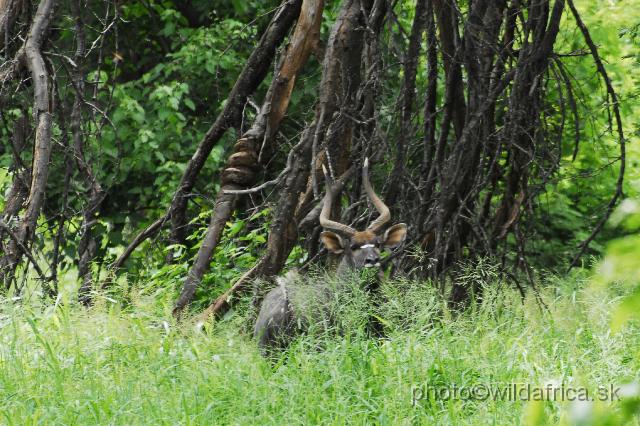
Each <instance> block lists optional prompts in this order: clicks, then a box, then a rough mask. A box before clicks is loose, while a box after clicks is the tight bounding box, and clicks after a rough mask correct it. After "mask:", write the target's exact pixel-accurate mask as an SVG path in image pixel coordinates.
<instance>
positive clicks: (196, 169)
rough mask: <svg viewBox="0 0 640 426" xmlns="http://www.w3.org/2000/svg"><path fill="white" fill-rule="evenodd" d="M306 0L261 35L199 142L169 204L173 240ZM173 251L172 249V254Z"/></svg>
mask: <svg viewBox="0 0 640 426" xmlns="http://www.w3.org/2000/svg"><path fill="white" fill-rule="evenodd" d="M301 4H302V0H286V1H284V2H283V3H282V6H281V7H280V9H279V10H278V12H277V13H276V14H275V15H274V17H273V18H272V20H271V22H270V23H269V26H268V27H267V29H266V31H265V33H264V34H263V35H262V37H261V38H260V41H259V43H258V46H256V48H255V49H254V51H253V53H251V56H249V59H248V60H247V63H246V64H245V66H244V68H243V69H242V71H241V72H240V75H239V76H238V79H237V81H236V83H235V85H234V86H233V89H232V90H231V93H230V94H229V97H228V98H227V102H226V104H225V106H224V109H223V110H222V112H221V113H220V115H218V117H217V118H216V121H215V122H214V123H213V125H212V126H211V127H210V128H209V130H208V131H207V133H206V134H205V136H204V138H202V140H201V141H200V143H199V144H198V148H197V149H196V152H195V153H194V154H193V156H192V157H191V159H190V160H189V162H188V163H187V167H186V169H185V171H184V173H183V175H182V179H181V180H180V184H179V185H178V189H177V191H176V193H175V194H174V196H173V200H172V201H171V206H170V207H169V211H168V212H169V216H170V218H171V241H170V244H182V243H184V238H185V225H186V223H187V194H189V193H190V192H191V190H192V189H193V186H194V185H195V183H196V178H197V176H198V174H199V173H200V170H202V167H203V166H204V163H205V161H206V159H207V157H208V156H209V154H210V153H211V150H212V149H213V147H214V146H215V144H216V143H218V141H219V140H220V138H221V137H222V135H224V133H225V132H226V131H227V129H229V128H232V127H234V126H237V125H238V124H239V123H240V121H241V120H242V110H243V108H244V104H245V102H246V100H247V97H248V96H249V95H250V94H251V93H253V92H254V91H255V90H256V88H257V87H258V85H259V84H260V83H261V82H262V80H263V79H264V77H265V76H266V75H267V73H268V72H269V68H270V64H271V63H272V61H273V56H274V54H275V51H276V48H277V47H278V46H279V45H280V43H282V40H284V38H285V36H286V35H287V33H288V32H289V29H290V28H291V26H292V25H293V22H294V21H295V19H296V18H297V17H298V15H299V13H300V7H301ZM171 255H172V251H169V253H168V256H167V257H168V258H170V257H171Z"/></svg>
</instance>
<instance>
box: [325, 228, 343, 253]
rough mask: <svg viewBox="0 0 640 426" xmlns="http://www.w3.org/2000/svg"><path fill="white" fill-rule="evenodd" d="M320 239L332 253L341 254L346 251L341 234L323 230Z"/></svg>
mask: <svg viewBox="0 0 640 426" xmlns="http://www.w3.org/2000/svg"><path fill="white" fill-rule="evenodd" d="M320 239H321V240H322V244H324V246H325V247H326V248H327V250H329V251H330V252H331V253H334V254H340V253H342V252H343V251H344V245H343V244H342V238H340V235H338V234H336V233H335V232H331V231H322V232H321V233H320Z"/></svg>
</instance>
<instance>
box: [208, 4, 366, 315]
mask: <svg viewBox="0 0 640 426" xmlns="http://www.w3.org/2000/svg"><path fill="white" fill-rule="evenodd" d="M371 6H372V2H371V1H360V0H345V1H344V2H343V4H342V8H341V10H340V13H339V15H338V18H337V19H336V22H335V23H334V25H333V28H332V30H331V34H330V36H329V41H328V43H327V49H326V53H325V57H324V60H323V66H322V68H323V72H322V80H321V82H320V94H319V103H318V105H317V106H316V116H315V120H314V122H313V123H312V124H311V125H309V126H308V127H307V128H306V129H305V131H304V132H303V135H302V137H301V141H300V143H299V144H298V145H297V146H296V152H295V157H294V160H293V167H292V169H291V171H290V172H289V173H288V175H287V178H286V180H285V183H284V185H283V187H282V189H281V191H280V199H279V200H278V203H277V209H276V212H275V215H274V218H273V222H272V224H271V228H270V230H269V237H268V241H267V249H266V253H265V254H264V256H263V257H262V258H261V259H260V261H259V262H258V263H257V264H256V266H254V268H252V269H251V270H250V271H249V273H248V274H245V276H243V277H241V279H240V280H238V281H237V282H236V283H235V284H234V285H232V286H231V288H230V289H229V290H228V291H227V292H225V293H224V294H223V295H221V296H220V297H218V298H217V299H216V300H215V301H213V302H212V303H211V304H210V305H209V307H208V308H207V309H206V310H205V312H204V314H203V315H204V316H203V319H205V320H206V319H207V318H209V317H210V316H219V315H222V314H224V312H226V311H227V310H228V309H229V307H230V306H231V303H232V298H233V297H235V296H237V295H239V294H242V293H243V292H244V291H245V290H246V289H247V288H249V286H248V285H247V283H248V281H249V279H250V278H255V277H257V276H260V277H273V276H274V275H276V274H278V273H279V272H280V271H281V270H282V268H283V267H284V264H285V262H286V259H287V256H288V255H289V253H290V252H291V249H292V248H293V246H294V245H295V243H296V241H297V239H298V225H299V223H300V222H301V221H302V220H303V219H304V217H305V215H306V213H307V206H306V205H307V204H308V203H309V202H310V201H311V200H312V197H310V196H308V195H310V194H313V191H312V189H311V187H310V185H309V178H310V171H311V164H312V152H313V146H314V145H315V144H318V143H322V142H323V141H324V145H325V152H331V153H335V154H337V155H334V156H331V155H328V156H327V161H328V163H329V165H331V164H333V166H334V169H336V170H339V171H344V170H346V168H344V169H341V168H342V165H341V164H340V163H341V162H344V161H345V160H344V159H343V158H344V156H343V155H341V154H343V153H344V152H345V150H347V149H348V147H349V146H350V143H351V137H352V133H353V128H352V126H353V122H352V120H351V119H349V118H348V117H347V116H346V115H345V114H344V113H343V114H341V113H340V112H341V111H349V110H350V109H355V108H354V107H355V102H356V100H357V99H356V94H357V90H358V87H359V85H360V74H361V70H360V66H361V62H360V55H355V54H354V53H353V52H362V50H363V47H364V44H363V43H364V34H363V32H362V31H361V28H362V27H363V26H364V25H366V18H367V13H368V12H369V11H370V10H371ZM325 120H326V121H325ZM323 122H324V123H325V124H322V123H323ZM321 125H322V126H323V127H324V128H322V129H319V128H318V127H319V126H321ZM325 138H326V140H325ZM347 152H348V151H347ZM336 157H337V158H336ZM346 160H348V157H347V158H346Z"/></svg>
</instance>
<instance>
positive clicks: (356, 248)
mask: <svg viewBox="0 0 640 426" xmlns="http://www.w3.org/2000/svg"><path fill="white" fill-rule="evenodd" d="M359 248H360V246H359V245H357V244H351V250H358V249H359Z"/></svg>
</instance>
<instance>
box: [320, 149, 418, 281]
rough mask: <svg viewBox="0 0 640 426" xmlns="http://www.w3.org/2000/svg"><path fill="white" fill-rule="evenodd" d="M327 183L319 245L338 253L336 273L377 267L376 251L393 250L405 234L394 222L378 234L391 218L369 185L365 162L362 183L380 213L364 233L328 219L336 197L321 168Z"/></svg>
mask: <svg viewBox="0 0 640 426" xmlns="http://www.w3.org/2000/svg"><path fill="white" fill-rule="evenodd" d="M323 170H324V174H325V178H326V180H327V192H326V194H325V197H324V205H323V206H322V211H321V213H320V225H322V227H323V228H324V229H325V231H323V232H322V233H321V234H320V238H321V240H322V243H323V244H324V245H325V247H326V248H327V250H329V251H330V252H332V253H334V254H342V261H341V262H340V266H339V267H338V270H339V271H340V270H344V269H351V270H360V269H363V268H377V267H380V250H381V249H383V248H386V249H394V248H396V247H398V246H399V245H400V244H402V243H403V242H404V239H405V237H406V235H407V225H405V224H404V223H398V224H396V225H393V226H391V227H390V228H389V229H387V230H386V231H385V232H384V234H382V235H381V230H382V229H383V227H384V225H385V224H386V223H387V222H389V220H390V219H391V213H390V212H389V208H388V207H387V206H386V205H385V204H384V202H382V200H381V199H380V197H378V196H377V195H376V193H375V192H374V191H373V188H372V187H371V182H369V159H368V158H367V159H365V161H364V166H363V168H362V182H363V185H364V189H365V192H366V193H367V196H368V197H369V199H370V200H371V202H372V203H373V205H374V207H375V208H376V210H377V211H378V213H379V214H380V215H379V216H378V218H377V219H376V220H374V221H373V222H371V224H370V225H369V226H368V227H367V229H365V230H364V231H356V230H355V229H353V228H352V227H350V226H348V225H345V224H343V223H339V222H334V221H333V220H331V219H329V215H330V213H331V206H332V204H333V199H334V196H335V195H336V194H335V193H334V192H335V191H334V189H333V188H332V185H330V178H329V176H328V174H327V171H326V170H325V169H324V166H323Z"/></svg>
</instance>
